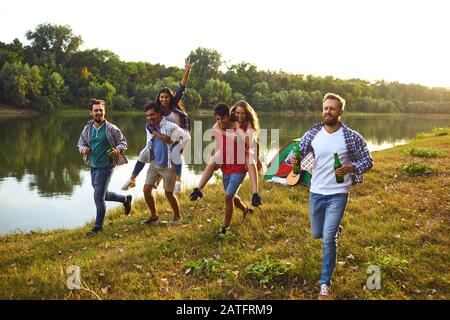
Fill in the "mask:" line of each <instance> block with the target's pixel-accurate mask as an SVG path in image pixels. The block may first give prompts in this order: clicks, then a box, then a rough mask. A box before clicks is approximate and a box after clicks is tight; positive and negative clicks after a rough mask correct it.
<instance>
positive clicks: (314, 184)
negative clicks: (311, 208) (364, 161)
mask: <svg viewBox="0 0 450 320" xmlns="http://www.w3.org/2000/svg"><path fill="white" fill-rule="evenodd" d="M311 145H312V148H313V149H314V166H313V168H312V172H311V173H312V178H311V188H310V191H311V192H313V193H318V194H324V195H330V194H336V193H348V192H349V189H350V186H351V185H352V179H351V178H350V175H349V174H346V175H345V176H344V182H343V183H337V182H336V175H335V173H334V153H335V152H337V154H338V156H339V160H340V161H341V164H342V166H344V165H346V164H350V160H349V158H348V152H347V148H346V146H345V139H344V131H343V129H342V127H341V128H339V130H338V131H336V132H334V133H332V134H329V133H328V132H327V131H326V130H325V128H322V130H320V131H319V132H318V133H317V135H316V136H315V137H314V139H313V141H312V144H311Z"/></svg>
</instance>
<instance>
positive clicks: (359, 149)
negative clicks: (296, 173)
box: [286, 122, 373, 185]
mask: <svg viewBox="0 0 450 320" xmlns="http://www.w3.org/2000/svg"><path fill="white" fill-rule="evenodd" d="M323 126H324V124H323V122H319V123H317V124H315V125H314V126H313V127H312V128H311V129H310V130H309V131H307V132H306V133H305V134H304V135H303V137H302V138H301V140H300V143H299V147H300V153H301V155H302V159H303V160H302V164H301V166H302V169H304V170H308V171H310V170H311V168H312V167H313V166H314V149H313V147H312V141H313V140H314V138H315V137H316V135H317V133H319V131H320V130H322V128H323ZM341 126H342V130H343V132H344V140H345V146H346V147H347V151H348V157H349V160H350V163H351V166H352V167H353V170H354V172H353V173H351V174H350V177H351V179H352V184H353V185H355V184H358V183H361V182H363V173H364V172H366V171H369V170H370V169H371V168H372V167H373V159H372V156H371V155H370V152H369V149H368V148H367V144H366V141H365V140H364V138H363V137H362V136H361V135H360V134H359V133H358V132H356V131H354V130H352V129H350V128H349V127H347V126H346V125H344V124H343V123H341ZM291 154H293V151H291V152H290V153H289V155H288V157H287V159H286V162H287V163H290V157H291Z"/></svg>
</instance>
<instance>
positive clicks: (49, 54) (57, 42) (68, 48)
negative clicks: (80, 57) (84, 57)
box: [25, 23, 83, 68]
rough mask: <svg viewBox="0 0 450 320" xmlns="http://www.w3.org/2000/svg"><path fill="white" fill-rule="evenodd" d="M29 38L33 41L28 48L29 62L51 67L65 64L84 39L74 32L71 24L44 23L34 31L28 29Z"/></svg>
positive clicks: (27, 35) (27, 36)
mask: <svg viewBox="0 0 450 320" xmlns="http://www.w3.org/2000/svg"><path fill="white" fill-rule="evenodd" d="M25 36H26V38H27V40H29V41H30V42H31V44H30V47H29V48H28V59H29V60H28V62H29V63H31V64H39V65H42V64H46V65H48V66H50V67H51V68H56V67H57V66H58V65H63V64H65V63H66V62H67V61H69V59H70V57H71V55H72V54H73V53H75V52H76V51H77V49H78V48H79V46H80V45H81V44H82V42H83V40H82V39H81V37H80V36H76V35H74V34H73V33H72V29H71V28H70V27H69V26H67V25H66V26H61V25H53V24H50V23H43V24H40V25H38V26H37V27H36V29H35V30H34V31H31V30H30V31H27V33H26V34H25Z"/></svg>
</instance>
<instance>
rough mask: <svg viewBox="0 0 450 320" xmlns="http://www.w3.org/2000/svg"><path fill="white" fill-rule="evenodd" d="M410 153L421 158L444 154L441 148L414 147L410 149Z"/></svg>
mask: <svg viewBox="0 0 450 320" xmlns="http://www.w3.org/2000/svg"><path fill="white" fill-rule="evenodd" d="M409 154H410V155H412V156H414V157H419V158H437V157H442V156H443V154H442V152H440V151H439V150H428V149H417V148H412V149H411V150H409Z"/></svg>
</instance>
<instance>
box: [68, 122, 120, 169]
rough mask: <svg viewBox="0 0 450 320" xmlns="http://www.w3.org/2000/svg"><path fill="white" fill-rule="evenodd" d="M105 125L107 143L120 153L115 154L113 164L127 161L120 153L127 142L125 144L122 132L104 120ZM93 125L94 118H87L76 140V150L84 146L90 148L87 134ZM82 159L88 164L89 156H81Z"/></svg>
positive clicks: (80, 150) (81, 149) (117, 164)
mask: <svg viewBox="0 0 450 320" xmlns="http://www.w3.org/2000/svg"><path fill="white" fill-rule="evenodd" d="M105 122H106V123H105V125H106V139H107V140H108V143H109V144H110V145H111V146H112V147H114V148H116V149H117V150H119V152H120V154H118V155H117V157H115V158H114V159H113V160H114V164H115V165H116V166H119V165H122V164H125V163H128V160H127V158H125V157H124V156H123V155H122V153H123V152H125V150H127V148H128V144H127V139H125V137H124V135H123V134H122V132H121V131H120V129H119V128H118V127H117V126H116V125H114V124H112V123H110V122H108V121H106V120H105ZM93 125H94V120H89V121H88V122H87V124H86V125H85V126H84V128H83V131H82V132H81V135H80V139H79V140H78V144H77V147H78V151H79V152H80V154H81V152H82V151H83V149H84V148H89V149H90V148H91V146H90V137H89V134H90V132H91V128H92V126H93ZM83 160H84V162H85V163H86V164H87V165H89V156H85V155H84V156H83Z"/></svg>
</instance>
